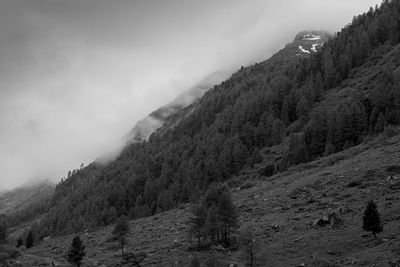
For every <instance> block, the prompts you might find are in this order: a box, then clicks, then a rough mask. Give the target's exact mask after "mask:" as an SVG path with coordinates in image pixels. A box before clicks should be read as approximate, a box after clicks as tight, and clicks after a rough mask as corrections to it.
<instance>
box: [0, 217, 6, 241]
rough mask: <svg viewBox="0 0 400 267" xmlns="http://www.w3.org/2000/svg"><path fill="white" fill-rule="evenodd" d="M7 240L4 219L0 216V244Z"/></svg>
mask: <svg viewBox="0 0 400 267" xmlns="http://www.w3.org/2000/svg"><path fill="white" fill-rule="evenodd" d="M6 242H7V226H6V222H5V220H4V219H1V218H0V244H4V243H6Z"/></svg>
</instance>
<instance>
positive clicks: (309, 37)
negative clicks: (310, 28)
mask: <svg viewBox="0 0 400 267" xmlns="http://www.w3.org/2000/svg"><path fill="white" fill-rule="evenodd" d="M303 40H307V41H316V40H321V36H319V35H314V34H306V35H304V36H303Z"/></svg>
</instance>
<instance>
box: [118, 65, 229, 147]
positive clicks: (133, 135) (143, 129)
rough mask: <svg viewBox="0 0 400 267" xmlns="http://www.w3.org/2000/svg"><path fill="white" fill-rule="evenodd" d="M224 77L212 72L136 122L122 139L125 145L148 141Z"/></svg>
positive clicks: (224, 74) (224, 76) (224, 75)
mask: <svg viewBox="0 0 400 267" xmlns="http://www.w3.org/2000/svg"><path fill="white" fill-rule="evenodd" d="M226 76H227V75H226V73H225V72H222V71H219V72H214V73H213V74H210V75H208V76H207V77H206V78H204V79H203V80H202V81H200V82H199V83H198V84H196V85H195V86H193V87H192V88H190V89H189V90H187V91H185V92H183V93H182V94H180V95H179V96H178V97H177V98H175V99H174V100H173V101H172V102H170V103H168V104H167V105H165V106H162V107H160V108H159V109H157V110H156V111H153V112H152V113H150V114H149V115H148V116H147V117H145V118H144V119H142V120H140V121H139V122H137V123H136V124H135V126H134V127H133V128H132V130H130V131H129V133H128V134H127V135H126V136H125V138H124V139H125V140H126V143H128V144H130V143H132V142H142V141H146V140H148V138H149V137H150V135H151V134H152V133H153V132H155V131H156V130H157V129H158V128H160V127H161V126H162V125H163V124H164V123H165V121H166V120H167V119H168V118H169V117H171V116H173V115H175V114H177V113H179V112H180V111H181V110H182V109H184V108H186V107H187V106H189V105H190V104H192V103H193V102H195V101H197V100H198V99H199V98H201V97H202V96H203V95H204V93H205V92H207V91H208V90H209V89H210V88H212V87H213V86H214V85H215V84H217V83H219V82H220V81H222V80H223V79H224V78H226Z"/></svg>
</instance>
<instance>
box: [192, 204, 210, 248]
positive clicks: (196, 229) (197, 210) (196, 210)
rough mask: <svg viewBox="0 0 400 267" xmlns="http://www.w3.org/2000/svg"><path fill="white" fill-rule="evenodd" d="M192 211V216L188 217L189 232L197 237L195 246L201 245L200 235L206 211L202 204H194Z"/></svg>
mask: <svg viewBox="0 0 400 267" xmlns="http://www.w3.org/2000/svg"><path fill="white" fill-rule="evenodd" d="M192 213H193V215H194V217H192V218H190V223H191V228H190V233H191V234H194V235H195V237H196V239H197V248H200V246H201V237H202V234H203V233H202V230H203V226H204V223H205V221H206V216H207V214H206V212H205V210H204V207H203V206H202V205H195V206H194V207H193V210H192Z"/></svg>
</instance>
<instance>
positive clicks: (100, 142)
mask: <svg viewBox="0 0 400 267" xmlns="http://www.w3.org/2000/svg"><path fill="white" fill-rule="evenodd" d="M377 3H380V0H302V1H299V0H279V1H276V0H262V1H257V0H251V1H244V0H217V1H216V0H207V1H205V0H201V1H197V0H196V1H195V0H193V1H189V0H179V1H178V0H158V1H155V0H143V1H139V0H137V1H136V0H130V1H128V0H126V1H124V0H109V1H105V0H0V175H1V176H0V188H11V187H15V186H18V185H20V184H21V183H23V182H26V181H29V180H32V179H41V178H51V179H54V180H59V179H60V178H62V177H64V176H65V175H66V173H67V171H68V170H69V169H73V168H77V167H78V166H79V165H80V163H82V162H83V163H85V165H86V164H87V163H89V162H91V161H92V160H93V159H94V158H96V157H97V156H99V155H102V154H104V153H107V151H110V150H112V149H113V148H115V147H117V146H118V144H119V142H120V140H121V138H122V136H123V135H124V134H125V133H126V132H127V131H128V130H129V129H130V128H132V127H133V125H134V124H135V122H136V121H137V120H139V119H141V118H143V117H144V116H146V115H147V114H148V113H149V112H151V111H152V110H154V109H156V108H157V107H159V106H161V105H163V104H166V103H167V102H169V101H170V100H172V99H173V98H174V97H175V96H177V95H178V94H179V93H181V92H183V91H184V90H185V89H187V88H188V87H190V86H191V85H193V84H195V83H196V82H198V81H199V80H201V79H202V78H203V77H205V76H207V75H208V74H210V73H212V72H214V71H217V70H227V69H236V68H239V67H240V66H241V65H248V64H250V63H253V62H256V61H260V60H263V59H266V58H268V57H269V56H271V54H272V53H273V52H275V51H276V50H278V49H279V48H281V47H282V46H283V45H284V44H285V43H287V42H289V41H291V40H292V39H293V38H294V36H295V34H296V33H297V32H299V31H301V30H304V29H325V30H328V31H332V32H334V31H338V30H340V28H342V27H343V26H344V25H345V24H347V23H349V22H350V21H351V19H352V17H353V16H354V15H356V14H360V13H362V12H364V11H367V10H368V8H369V7H370V6H374V5H375V4H377Z"/></svg>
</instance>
